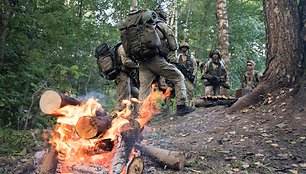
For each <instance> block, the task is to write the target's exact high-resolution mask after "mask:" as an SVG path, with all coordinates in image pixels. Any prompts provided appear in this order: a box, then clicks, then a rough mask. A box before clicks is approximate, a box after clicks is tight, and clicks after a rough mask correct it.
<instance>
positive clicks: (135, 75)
mask: <svg viewBox="0 0 306 174" xmlns="http://www.w3.org/2000/svg"><path fill="white" fill-rule="evenodd" d="M128 75H129V77H130V79H131V82H132V83H134V85H135V87H137V88H139V86H140V81H139V71H138V69H129V70H128Z"/></svg>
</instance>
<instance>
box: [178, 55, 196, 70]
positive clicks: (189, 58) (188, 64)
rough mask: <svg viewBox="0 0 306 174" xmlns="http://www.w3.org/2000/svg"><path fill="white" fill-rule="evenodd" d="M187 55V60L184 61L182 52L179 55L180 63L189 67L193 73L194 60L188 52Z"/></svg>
mask: <svg viewBox="0 0 306 174" xmlns="http://www.w3.org/2000/svg"><path fill="white" fill-rule="evenodd" d="M186 56H187V58H186V62H185V63H184V62H183V58H182V57H183V56H182V54H180V55H179V63H180V64H182V65H185V67H186V68H187V69H189V70H190V71H192V73H193V71H194V69H193V62H192V61H191V56H190V55H189V54H187V55H186Z"/></svg>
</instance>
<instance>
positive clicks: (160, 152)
mask: <svg viewBox="0 0 306 174" xmlns="http://www.w3.org/2000/svg"><path fill="white" fill-rule="evenodd" d="M136 148H137V149H139V150H140V151H141V153H142V155H146V156H148V157H150V158H152V159H154V160H157V161H158V162H159V163H161V164H162V165H164V166H166V167H167V168H171V169H175V170H182V169H183V168H184V165H185V161H186V158H185V154H184V153H183V152H179V151H170V150H165V149H160V148H157V147H153V146H140V145H136Z"/></svg>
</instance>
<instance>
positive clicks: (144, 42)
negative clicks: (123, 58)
mask: <svg viewBox="0 0 306 174" xmlns="http://www.w3.org/2000/svg"><path fill="white" fill-rule="evenodd" d="M157 18H158V17H157V14H156V13H155V12H154V11H151V10H139V11H137V12H133V13H130V14H129V15H128V16H127V17H126V18H125V19H124V21H123V22H122V23H121V25H120V26H119V29H120V31H121V42H122V46H123V48H124V50H125V52H126V54H127V55H128V56H129V57H130V58H131V59H133V60H141V59H143V58H150V57H152V56H154V55H156V54H158V53H159V47H160V46H161V41H160V38H159V36H158V33H157V31H156V21H157Z"/></svg>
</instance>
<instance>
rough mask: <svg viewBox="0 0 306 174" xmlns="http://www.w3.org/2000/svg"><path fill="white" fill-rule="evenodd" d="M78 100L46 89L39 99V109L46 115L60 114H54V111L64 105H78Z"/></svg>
mask: <svg viewBox="0 0 306 174" xmlns="http://www.w3.org/2000/svg"><path fill="white" fill-rule="evenodd" d="M79 104H81V102H80V101H78V100H76V99H74V98H72V97H69V96H66V95H64V94H61V93H58V92H56V91H52V90H48V91H46V92H44V93H43V94H42V96H41V97H40V101H39V107H40V110H41V111H42V112H43V113H45V114H48V115H52V116H60V115H56V114H54V112H55V111H56V110H58V109H60V108H62V107H64V106H66V105H79Z"/></svg>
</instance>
